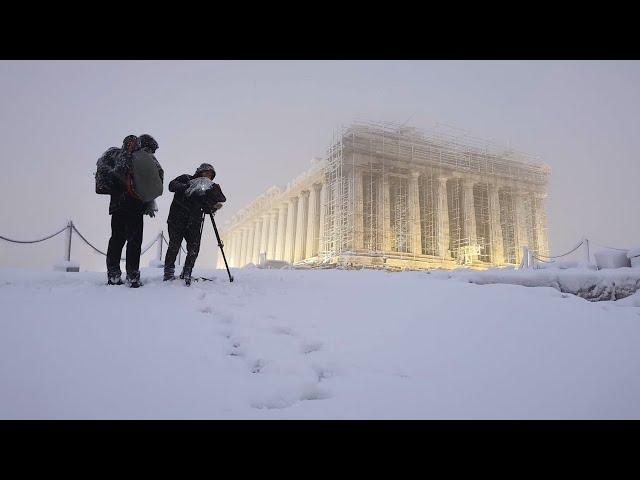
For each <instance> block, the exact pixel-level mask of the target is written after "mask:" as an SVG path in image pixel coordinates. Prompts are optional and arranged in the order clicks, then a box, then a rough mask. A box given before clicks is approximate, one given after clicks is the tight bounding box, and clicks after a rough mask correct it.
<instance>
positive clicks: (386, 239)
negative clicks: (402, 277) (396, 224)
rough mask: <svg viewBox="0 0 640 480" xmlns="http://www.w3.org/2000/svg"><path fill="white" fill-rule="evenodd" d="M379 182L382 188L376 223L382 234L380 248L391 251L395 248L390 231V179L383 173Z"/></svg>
mask: <svg viewBox="0 0 640 480" xmlns="http://www.w3.org/2000/svg"><path fill="white" fill-rule="evenodd" d="M380 182H381V183H382V185H381V187H382V188H380V190H379V192H380V193H379V195H378V202H380V203H379V206H380V207H381V208H379V209H378V211H379V212H380V213H379V215H380V217H379V219H378V225H380V229H381V234H382V250H383V252H393V251H394V250H395V236H394V235H393V232H392V231H391V179H390V178H389V175H386V174H385V175H382V176H381V177H380Z"/></svg>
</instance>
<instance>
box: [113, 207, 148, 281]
mask: <svg viewBox="0 0 640 480" xmlns="http://www.w3.org/2000/svg"><path fill="white" fill-rule="evenodd" d="M143 225H144V222H143V220H142V213H137V212H135V213H133V212H127V211H126V210H125V211H122V212H114V213H113V215H111V238H110V239H109V247H108V249H107V272H108V274H109V275H120V274H121V273H122V272H121V271H120V257H121V256H122V249H123V247H124V244H125V242H126V244H127V261H126V265H127V276H128V277H130V278H135V277H137V276H138V275H140V250H141V248H142V228H143Z"/></svg>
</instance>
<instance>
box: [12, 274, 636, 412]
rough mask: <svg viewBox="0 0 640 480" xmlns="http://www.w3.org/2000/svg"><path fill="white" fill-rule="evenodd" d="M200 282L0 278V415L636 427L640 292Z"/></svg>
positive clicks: (288, 280) (377, 277)
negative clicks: (132, 285) (590, 421)
mask: <svg viewBox="0 0 640 480" xmlns="http://www.w3.org/2000/svg"><path fill="white" fill-rule="evenodd" d="M196 273H197V274H198V275H207V276H211V277H212V278H213V280H212V281H210V282H198V283H197V284H194V285H192V287H191V288H186V287H185V286H184V285H183V284H182V283H180V282H173V283H163V282H162V281H161V270H159V269H147V270H143V272H142V280H143V282H144V283H145V285H144V286H143V288H140V289H137V290H134V289H129V288H126V287H124V286H123V287H116V286H113V287H107V286H105V285H104V283H105V274H104V273H94V272H81V273H66V272H43V271H37V270H31V271H28V270H11V269H2V270H0V302H1V305H2V312H3V313H2V316H1V319H0V418H5V419H7V418H99V419H109V418H173V419H177V418H214V419H227V418H234V419H245V418H257V419H276V418H280V419H290V418H311V419H323V418H334V419H345V418H346V419H362V418H372V419H411V418H640V401H638V400H639V399H640V376H639V375H638V369H639V368H640V349H638V345H639V344H640V302H639V301H638V300H637V294H636V295H634V296H630V297H627V298H626V299H625V300H621V301H618V302H611V301H606V302H599V303H592V302H588V301H585V300H583V299H581V298H578V297H575V296H572V295H567V294H564V293H561V292H559V291H557V290H555V289H553V288H525V287H522V286H517V285H496V284H492V285H478V284H474V283H469V282H468V281H466V279H465V278H463V277H464V275H462V273H461V275H462V276H461V277H460V280H461V281H456V279H455V278H449V279H447V278H446V277H445V276H444V272H439V273H436V272H434V273H432V274H427V273H425V272H402V273H388V272H383V271H340V270H319V271H307V270H300V271H298V270H266V269H265V270H263V269H258V268H254V269H247V270H235V269H234V271H233V274H234V276H235V278H236V281H235V282H234V283H229V282H228V280H227V278H226V272H225V271H224V270H217V271H196ZM473 274H474V275H481V272H475V273H473Z"/></svg>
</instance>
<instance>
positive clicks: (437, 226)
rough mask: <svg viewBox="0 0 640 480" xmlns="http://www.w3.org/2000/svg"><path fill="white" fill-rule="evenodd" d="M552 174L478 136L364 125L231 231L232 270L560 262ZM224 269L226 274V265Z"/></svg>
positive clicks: (340, 137)
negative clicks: (550, 235)
mask: <svg viewBox="0 0 640 480" xmlns="http://www.w3.org/2000/svg"><path fill="white" fill-rule="evenodd" d="M549 174H550V168H549V167H548V166H546V165H542V164H539V163H538V162H537V161H535V160H534V159H533V158H532V157H530V156H528V155H525V154H522V153H518V152H514V151H513V150H510V149H504V148H502V149H501V148H498V147H496V146H494V145H492V144H490V143H489V142H485V141H482V140H478V139H472V138H470V137H469V136H467V135H460V134H457V135H456V134H453V133H448V132H443V131H441V130H440V129H439V128H434V129H433V130H432V131H429V132H421V131H418V130H416V129H414V128H409V127H401V126H396V125H390V124H373V123H357V124H354V125H351V126H350V127H347V128H343V129H341V130H340V131H339V132H336V133H335V134H334V140H333V142H332V145H331V146H330V148H329V149H328V151H327V154H326V156H325V157H324V158H323V159H316V160H315V161H314V162H313V164H312V166H311V168H310V169H309V170H308V171H306V172H305V173H303V174H302V175H300V176H299V177H297V178H295V179H293V180H292V181H291V182H289V184H287V185H286V187H277V186H274V187H271V188H269V189H268V190H267V191H266V192H265V193H264V194H262V195H260V196H259V197H257V198H256V199H255V200H254V201H253V202H251V203H250V204H249V205H247V206H246V207H245V208H243V209H241V210H240V211H238V212H237V213H236V214H235V215H234V216H233V218H232V219H231V220H230V221H229V222H228V223H227V224H225V225H224V227H223V231H222V237H223V241H224V243H225V253H226V255H227V259H228V261H229V265H230V266H232V267H242V266H245V265H247V264H251V263H253V264H256V265H268V264H269V262H270V261H274V260H276V261H280V262H272V263H273V264H281V265H282V264H283V263H282V262H287V263H289V264H292V265H300V266H303V265H306V266H332V265H334V266H345V267H350V266H352V267H361V266H364V267H377V268H388V269H394V270H398V269H406V268H409V269H421V268H438V267H440V268H455V267H458V266H467V267H472V268H486V267H491V266H503V265H518V264H519V263H520V262H521V260H522V256H523V251H524V249H523V248H522V247H524V246H526V247H528V250H529V251H531V252H532V253H533V254H538V255H540V254H541V255H548V240H547V231H546V220H545V206H544V199H545V197H546V190H547V183H548V178H549ZM219 257H220V258H219V260H218V268H224V264H223V263H222V258H221V256H219Z"/></svg>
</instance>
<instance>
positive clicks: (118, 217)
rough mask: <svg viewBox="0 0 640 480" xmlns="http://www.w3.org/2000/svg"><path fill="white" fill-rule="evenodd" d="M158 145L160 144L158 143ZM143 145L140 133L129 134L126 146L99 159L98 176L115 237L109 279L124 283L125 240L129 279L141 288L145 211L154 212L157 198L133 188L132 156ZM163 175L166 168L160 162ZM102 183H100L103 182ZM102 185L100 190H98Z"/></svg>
mask: <svg viewBox="0 0 640 480" xmlns="http://www.w3.org/2000/svg"><path fill="white" fill-rule="evenodd" d="M146 137H148V138H146V139H145V146H146V147H148V146H149V145H150V141H149V139H151V140H153V138H152V137H151V136H150V135H146ZM153 143H154V144H155V147H154V151H155V149H157V148H158V144H157V143H155V140H153ZM141 148H142V145H141V139H140V138H138V137H137V136H136V135H127V136H126V137H125V138H124V140H123V142H122V148H116V147H112V148H109V149H108V150H107V151H106V152H105V153H104V154H103V155H102V156H101V157H100V159H99V160H98V170H99V172H100V173H101V174H100V175H97V178H96V182H97V184H96V192H97V193H108V194H109V195H110V196H111V200H110V202H109V215H111V238H110V239H109V245H108V248H107V283H108V285H122V283H123V282H122V279H121V275H122V272H121V271H120V258H121V255H122V249H123V248H124V245H125V243H126V244H127V251H126V270H127V283H128V285H129V286H130V287H133V288H137V287H139V286H140V285H141V284H140V252H141V247H142V234H143V226H144V224H143V215H149V216H154V205H155V203H154V202H143V201H141V200H140V199H139V198H137V197H136V195H135V194H134V192H132V188H131V175H132V158H133V155H134V153H135V152H136V151H138V150H140V149H141ZM158 169H159V174H160V176H161V177H162V176H163V172H162V168H161V167H160V165H159V164H158ZM99 180H100V182H101V184H100V185H98V183H100V182H99ZM98 189H100V191H99V192H98Z"/></svg>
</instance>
